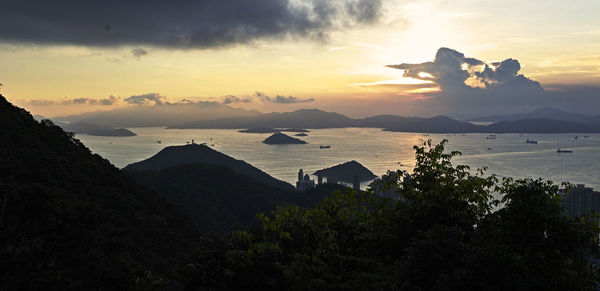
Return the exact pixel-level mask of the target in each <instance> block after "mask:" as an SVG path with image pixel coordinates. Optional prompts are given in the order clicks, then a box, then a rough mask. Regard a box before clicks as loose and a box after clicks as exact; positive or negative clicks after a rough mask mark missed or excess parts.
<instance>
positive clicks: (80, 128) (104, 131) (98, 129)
mask: <svg viewBox="0 0 600 291" xmlns="http://www.w3.org/2000/svg"><path fill="white" fill-rule="evenodd" d="M58 125H59V126H60V127H62V128H63V129H64V130H65V131H68V132H74V133H77V134H87V135H94V136H136V135H137V134H135V133H134V132H133V131H131V130H129V129H126V128H112V127H110V126H104V125H99V124H94V123H87V122H78V123H73V124H69V123H59V124H58Z"/></svg>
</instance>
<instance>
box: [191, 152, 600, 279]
mask: <svg viewBox="0 0 600 291" xmlns="http://www.w3.org/2000/svg"><path fill="white" fill-rule="evenodd" d="M444 143H445V142H442V143H441V144H439V145H436V146H432V145H431V142H428V143H426V144H424V145H423V146H417V147H415V149H416V161H417V164H416V167H415V169H414V172H413V173H412V174H411V176H410V178H409V179H404V177H406V176H407V173H406V172H402V171H398V172H388V174H387V175H384V177H382V178H381V179H379V180H378V181H376V184H377V187H374V188H377V189H380V190H381V189H387V190H388V191H392V192H394V193H396V195H397V197H396V199H391V198H381V197H379V196H377V195H376V194H375V193H373V190H370V191H367V192H361V193H357V192H355V191H353V190H349V189H348V190H346V191H345V192H340V191H338V192H336V193H335V194H334V195H333V196H332V197H330V198H326V199H325V200H324V201H323V202H322V203H320V204H319V205H317V206H316V207H314V208H310V209H305V208H301V207H297V206H286V207H280V208H278V209H277V210H276V211H275V212H274V213H273V217H271V218H269V217H267V216H264V215H261V216H260V218H261V220H262V223H261V225H260V226H257V227H255V228H252V229H248V230H242V231H235V232H233V233H232V234H231V235H230V236H227V237H225V238H218V237H212V238H208V239H207V243H206V244H204V246H205V247H204V248H202V249H200V250H198V251H197V253H196V254H195V256H194V258H195V262H194V263H190V264H187V265H186V266H185V267H183V268H182V269H181V273H182V276H183V277H182V278H184V280H185V284H186V285H187V286H188V287H189V288H190V289H213V288H216V289H262V290H286V289H292V290H306V289H332V290H355V289H358V290H361V289H365V290H366V289H368V290H372V289H379V290H394V289H395V290H596V289H597V287H598V284H597V282H598V279H599V277H598V275H599V274H598V265H597V262H598V234H599V232H598V227H597V224H596V218H595V217H594V218H592V217H583V218H580V219H574V218H571V217H568V216H565V215H564V214H563V212H562V209H561V198H560V196H559V194H558V187H557V186H556V185H553V184H552V183H551V182H545V181H542V180H531V179H525V180H516V181H515V180H511V179H505V180H503V181H502V183H499V184H498V183H497V181H496V179H495V178H494V177H484V176H483V171H478V172H477V174H475V175H472V174H471V173H470V171H469V168H468V167H466V166H453V165H452V164H451V158H452V156H454V155H457V154H458V153H456V152H453V153H445V152H444ZM493 191H496V192H497V193H499V194H501V195H502V198H501V199H500V200H497V199H494V198H493V196H492V193H493Z"/></svg>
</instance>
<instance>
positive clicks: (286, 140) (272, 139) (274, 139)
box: [263, 132, 307, 144]
mask: <svg viewBox="0 0 600 291" xmlns="http://www.w3.org/2000/svg"><path fill="white" fill-rule="evenodd" d="M263 143H265V144H306V143H307V142H305V141H303V140H301V139H297V138H294V137H291V136H289V135H286V134H283V133H281V132H277V133H274V134H273V135H271V136H269V137H267V138H266V139H265V140H263Z"/></svg>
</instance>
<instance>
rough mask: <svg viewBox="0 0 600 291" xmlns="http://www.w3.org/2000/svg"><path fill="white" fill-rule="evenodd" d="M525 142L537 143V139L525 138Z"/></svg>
mask: <svg viewBox="0 0 600 291" xmlns="http://www.w3.org/2000/svg"><path fill="white" fill-rule="evenodd" d="M525 143H531V144H537V143H538V141H537V140H533V139H527V140H526V141H525Z"/></svg>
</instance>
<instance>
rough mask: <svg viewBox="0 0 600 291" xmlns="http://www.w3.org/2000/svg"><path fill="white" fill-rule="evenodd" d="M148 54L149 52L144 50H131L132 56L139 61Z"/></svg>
mask: <svg viewBox="0 0 600 291" xmlns="http://www.w3.org/2000/svg"><path fill="white" fill-rule="evenodd" d="M147 54H148V51H147V50H145V49H143V48H134V49H132V50H131V55H132V56H133V57H134V58H136V59H138V60H139V59H140V58H141V57H143V56H145V55H147Z"/></svg>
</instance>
